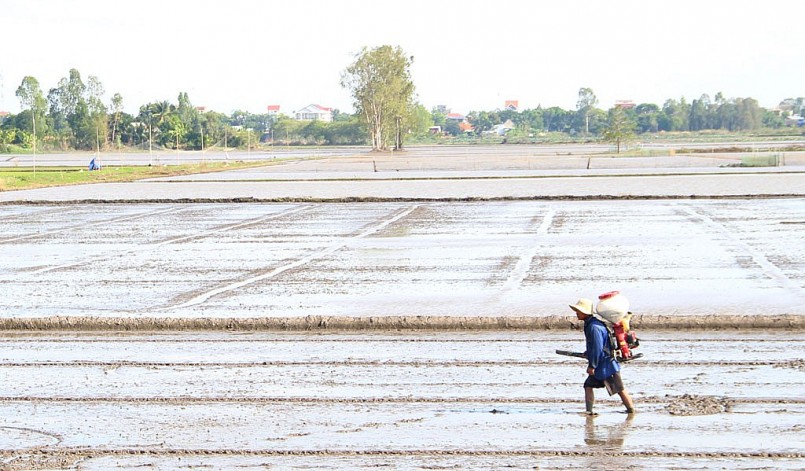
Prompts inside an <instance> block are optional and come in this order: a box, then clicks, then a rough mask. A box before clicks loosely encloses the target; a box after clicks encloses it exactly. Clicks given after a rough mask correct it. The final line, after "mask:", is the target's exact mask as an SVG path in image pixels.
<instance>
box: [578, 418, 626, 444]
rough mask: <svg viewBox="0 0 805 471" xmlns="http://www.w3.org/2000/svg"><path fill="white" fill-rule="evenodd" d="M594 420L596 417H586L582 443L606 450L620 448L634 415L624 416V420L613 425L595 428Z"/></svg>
mask: <svg viewBox="0 0 805 471" xmlns="http://www.w3.org/2000/svg"><path fill="white" fill-rule="evenodd" d="M595 419H596V416H592V415H590V416H587V423H586V424H584V443H586V444H587V445H590V446H594V447H606V448H608V449H620V448H622V447H623V442H624V440H625V438H626V431H627V430H628V429H629V427H630V426H631V425H632V421H633V420H634V414H626V419H625V420H624V421H623V422H621V423H619V424H615V425H598V426H596V424H595Z"/></svg>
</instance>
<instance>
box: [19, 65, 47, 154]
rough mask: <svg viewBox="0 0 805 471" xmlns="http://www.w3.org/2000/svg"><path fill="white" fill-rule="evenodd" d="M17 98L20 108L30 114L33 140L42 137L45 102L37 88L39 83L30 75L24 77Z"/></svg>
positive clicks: (39, 89)
mask: <svg viewBox="0 0 805 471" xmlns="http://www.w3.org/2000/svg"><path fill="white" fill-rule="evenodd" d="M17 98H19V100H20V104H21V105H22V108H23V109H28V110H30V112H31V121H30V123H31V135H32V136H33V138H34V139H36V137H37V136H41V135H44V132H45V119H44V118H45V111H46V109H47V100H46V99H45V96H44V94H43V93H42V89H41V88H40V87H39V81H38V80H37V79H36V78H34V77H31V76H30V75H29V76H26V77H24V78H23V79H22V83H20V86H19V87H18V88H17ZM34 142H36V141H34Z"/></svg>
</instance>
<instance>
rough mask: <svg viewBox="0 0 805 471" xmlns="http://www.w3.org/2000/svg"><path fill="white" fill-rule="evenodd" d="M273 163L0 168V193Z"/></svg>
mask: <svg viewBox="0 0 805 471" xmlns="http://www.w3.org/2000/svg"><path fill="white" fill-rule="evenodd" d="M274 164H276V162H274V161H259V162H207V163H198V164H183V165H161V166H142V165H133V166H105V167H103V168H102V169H101V170H94V171H89V170H87V169H86V168H83V167H82V168H76V167H37V168H36V171H34V169H33V167H13V168H0V191H12V190H28V189H33V188H45V187H51V186H65V185H83V184H87V183H115V182H131V181H136V180H141V179H144V178H157V177H171V176H176V175H191V174H198V173H210V172H220V171H223V170H234V169H239V168H250V167H264V166H266V165H274Z"/></svg>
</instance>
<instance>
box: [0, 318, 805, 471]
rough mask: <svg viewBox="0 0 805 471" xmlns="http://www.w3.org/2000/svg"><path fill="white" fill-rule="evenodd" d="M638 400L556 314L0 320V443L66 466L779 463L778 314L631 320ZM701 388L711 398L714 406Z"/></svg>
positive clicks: (792, 387)
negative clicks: (95, 326) (496, 321)
mask: <svg viewBox="0 0 805 471" xmlns="http://www.w3.org/2000/svg"><path fill="white" fill-rule="evenodd" d="M642 337H643V345H642V346H641V347H640V348H641V349H642V350H643V353H644V354H645V357H644V358H643V359H641V360H636V361H634V362H632V363H629V364H627V365H625V366H624V370H623V377H624V380H625V382H626V385H627V387H628V389H629V390H630V391H631V393H632V394H633V396H634V398H635V401H636V404H637V407H638V413H637V414H635V415H627V414H624V413H622V412H621V410H622V408H623V407H622V405H620V403H619V401H617V400H616V399H613V398H608V397H606V395H605V394H603V393H602V392H599V394H598V397H597V399H598V403H597V410H598V412H599V415H598V416H596V417H594V418H588V417H586V416H584V415H583V414H580V412H581V411H582V410H583V398H582V391H581V383H582V382H583V380H584V368H585V363H584V362H583V360H578V359H572V358H568V357H562V356H558V355H555V354H554V353H553V350H555V349H556V348H562V349H574V348H575V349H578V348H582V335H581V333H580V332H577V331H563V332H540V333H537V332H534V333H524V332H520V333H517V332H497V333H492V332H489V333H444V332H442V333H430V334H428V333H417V334H401V333H386V334H383V333H373V334H354V333H353V334H337V333H331V334H269V333H229V334H225V333H218V334H214V333H194V334H191V333H184V334H180V335H179V334H136V335H135V334H129V335H124V334H116V335H113V334H103V335H99V334H71V333H64V334H52V333H50V334H31V333H17V334H6V335H4V336H3V337H0V358H1V359H2V361H0V375H2V377H3V378H4V381H3V382H2V383H1V384H0V414H2V416H3V417H5V419H4V422H3V424H2V426H0V457H1V458H2V459H3V460H4V461H5V462H6V463H7V464H8V465H9V466H8V467H9V468H11V469H13V468H14V467H16V468H17V469H29V468H32V467H33V468H36V467H41V466H45V467H46V466H48V465H50V466H55V465H58V466H55V467H59V466H74V465H76V464H77V463H78V462H80V463H81V468H82V469H106V468H108V467H110V466H125V467H141V466H149V465H151V466H158V467H165V468H171V467H175V466H179V465H180V464H181V465H182V466H191V467H193V466H202V465H203V466H213V467H216V466H217V467H223V468H229V467H238V468H240V467H246V468H247V469H248V468H251V467H255V468H258V467H260V466H266V465H272V466H280V467H287V466H298V467H300V468H302V469H318V468H321V467H322V466H336V467H347V468H362V467H377V466H391V467H395V468H402V469H428V468H432V467H434V466H455V467H459V468H485V467H491V468H504V467H505V468H514V469H531V468H533V467H535V466H540V467H542V468H548V469H554V468H556V469H558V468H564V469H567V468H570V469H580V468H585V467H590V466H592V467H596V466H597V465H596V464H595V463H598V464H599V465H600V463H602V462H605V463H611V464H620V466H621V467H623V468H626V469H628V468H630V467H634V468H646V467H652V468H658V469H672V468H679V467H686V468H687V467H713V466H715V467H722V466H728V467H730V468H752V467H756V466H760V465H764V466H767V467H771V468H775V469H797V468H801V467H802V466H803V464H805V441H803V439H802V436H803V433H802V432H803V429H802V423H803V416H805V395H803V391H805V387H803V386H805V371H803V369H802V362H803V361H805V356H803V354H802V352H803V351H805V348H803V347H805V345H803V340H802V338H801V335H799V334H798V333H784V332H774V333H763V332H758V331H737V332H730V333H713V332H698V333H692V334H690V335H688V336H686V337H685V338H680V335H679V333H678V332H670V331H645V332H643V335H642ZM714 405H716V406H717V407H714Z"/></svg>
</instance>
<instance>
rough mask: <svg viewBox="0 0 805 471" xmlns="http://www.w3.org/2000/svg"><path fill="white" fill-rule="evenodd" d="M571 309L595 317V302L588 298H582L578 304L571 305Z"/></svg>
mask: <svg viewBox="0 0 805 471" xmlns="http://www.w3.org/2000/svg"><path fill="white" fill-rule="evenodd" d="M570 309H573V310H574V311H578V312H580V313H582V314H587V315H588V316H592V315H593V302H592V301H590V300H589V299H587V298H581V299H579V300H578V301H576V304H571V305H570Z"/></svg>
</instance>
